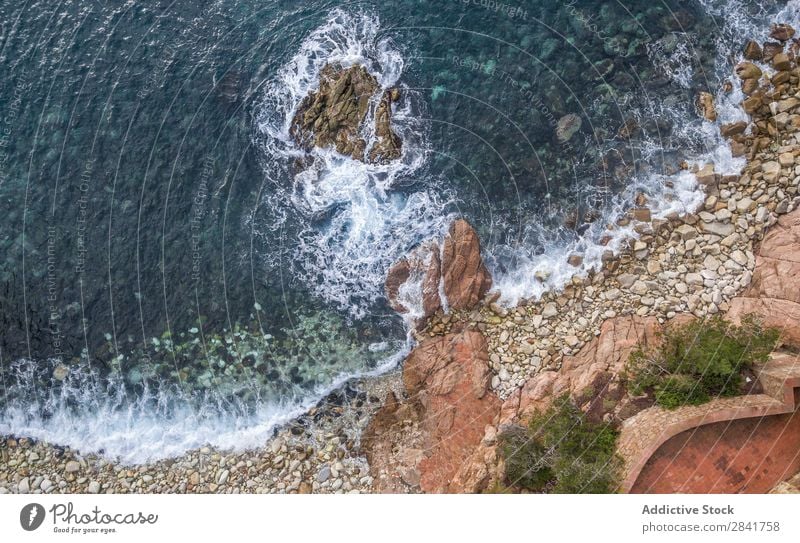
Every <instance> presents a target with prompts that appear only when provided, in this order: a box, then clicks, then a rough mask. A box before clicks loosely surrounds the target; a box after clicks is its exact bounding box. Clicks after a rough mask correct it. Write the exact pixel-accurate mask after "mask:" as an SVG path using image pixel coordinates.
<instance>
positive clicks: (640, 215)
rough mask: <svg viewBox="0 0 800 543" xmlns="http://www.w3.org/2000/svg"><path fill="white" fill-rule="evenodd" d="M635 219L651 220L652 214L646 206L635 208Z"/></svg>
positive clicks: (641, 220)
mask: <svg viewBox="0 0 800 543" xmlns="http://www.w3.org/2000/svg"><path fill="white" fill-rule="evenodd" d="M633 219H634V220H636V221H640V222H650V220H651V219H652V216H651V214H650V210H649V209H648V208H646V207H637V208H635V209H634V210H633Z"/></svg>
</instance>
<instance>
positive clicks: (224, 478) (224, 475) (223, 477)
mask: <svg viewBox="0 0 800 543" xmlns="http://www.w3.org/2000/svg"><path fill="white" fill-rule="evenodd" d="M229 475H230V471H228V470H227V469H224V470H222V471H221V472H220V473H219V476H218V477H217V484H218V485H220V486H222V485H224V484H225V483H227V482H228V476H229Z"/></svg>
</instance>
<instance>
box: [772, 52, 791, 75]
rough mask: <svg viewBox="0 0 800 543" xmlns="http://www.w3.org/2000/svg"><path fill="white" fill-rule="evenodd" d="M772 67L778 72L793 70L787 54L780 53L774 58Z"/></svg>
mask: <svg viewBox="0 0 800 543" xmlns="http://www.w3.org/2000/svg"><path fill="white" fill-rule="evenodd" d="M772 66H773V67H774V68H775V69H776V70H778V71H783V70H791V69H792V61H791V60H789V56H788V55H787V54H786V53H778V54H777V55H775V56H774V57H772Z"/></svg>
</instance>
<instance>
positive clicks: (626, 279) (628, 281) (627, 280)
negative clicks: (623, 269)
mask: <svg viewBox="0 0 800 543" xmlns="http://www.w3.org/2000/svg"><path fill="white" fill-rule="evenodd" d="M696 233H697V232H695V234H696ZM638 278H639V276H637V275H633V274H632V273H621V274H619V275H618V276H617V282H619V284H620V286H621V287H622V288H630V287H631V286H632V285H633V283H635V282H636V280H637V279H638Z"/></svg>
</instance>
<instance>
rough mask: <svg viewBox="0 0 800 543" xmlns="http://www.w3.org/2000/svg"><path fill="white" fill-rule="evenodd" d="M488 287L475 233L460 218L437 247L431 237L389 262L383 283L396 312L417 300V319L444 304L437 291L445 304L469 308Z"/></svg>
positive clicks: (428, 314)
mask: <svg viewBox="0 0 800 543" xmlns="http://www.w3.org/2000/svg"><path fill="white" fill-rule="evenodd" d="M440 286H441V289H440ZM491 286H492V276H491V274H490V273H489V270H488V269H487V268H486V265H485V264H484V263H483V259H482V258H481V245H480V240H479V239H478V234H477V233H476V232H475V230H474V229H473V228H472V226H470V224H469V223H468V222H467V221H465V220H463V219H459V220H457V221H455V222H453V224H452V225H451V226H450V230H449V231H448V233H447V235H446V236H445V238H444V241H443V242H442V243H441V250H440V244H439V243H438V242H436V241H435V240H429V241H427V242H425V243H423V244H422V245H420V246H419V247H417V248H416V249H414V250H413V251H411V253H409V254H408V255H406V256H404V257H403V258H401V259H400V260H398V261H397V262H396V263H395V264H394V265H392V267H391V268H390V269H389V272H388V274H387V276H386V283H385V288H386V296H387V298H388V299H389V304H390V305H391V306H392V308H394V310H395V311H397V312H398V313H407V312H409V311H411V310H412V309H414V308H412V305H413V304H415V303H418V302H419V300H420V299H421V301H422V310H421V311H422V314H421V315H419V319H420V322H424V320H425V319H427V318H428V317H430V316H431V315H433V314H434V313H435V312H436V311H438V310H439V309H440V308H441V307H442V306H443V305H444V304H443V300H442V299H441V295H440V291H441V293H444V296H445V300H444V301H445V302H446V303H447V306H448V307H450V308H452V309H455V310H469V309H472V308H474V307H475V306H476V305H477V304H478V302H480V301H481V300H482V299H483V297H484V296H485V295H486V293H487V292H488V291H489V289H490V288H491ZM409 294H410V295H411V298H409V296H408V295H409ZM415 310H416V311H419V308H416V309H415Z"/></svg>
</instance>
